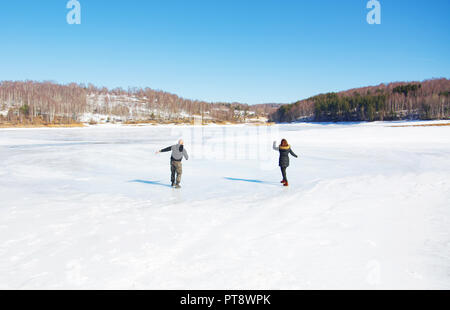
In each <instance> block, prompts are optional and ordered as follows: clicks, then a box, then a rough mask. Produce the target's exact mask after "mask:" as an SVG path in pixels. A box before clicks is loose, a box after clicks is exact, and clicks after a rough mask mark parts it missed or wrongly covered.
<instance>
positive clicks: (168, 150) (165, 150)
mask: <svg viewBox="0 0 450 310" xmlns="http://www.w3.org/2000/svg"><path fill="white" fill-rule="evenodd" d="M171 150H172V147H171V146H169V147H166V148H165V149H162V150H161V151H160V152H161V153H165V152H170V151H171Z"/></svg>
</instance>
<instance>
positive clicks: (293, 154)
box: [289, 149, 298, 158]
mask: <svg viewBox="0 0 450 310" xmlns="http://www.w3.org/2000/svg"><path fill="white" fill-rule="evenodd" d="M289 153H290V154H291V155H292V156H294V157H295V158H298V156H297V155H296V154H295V153H294V151H292V149H291V150H290V151H289Z"/></svg>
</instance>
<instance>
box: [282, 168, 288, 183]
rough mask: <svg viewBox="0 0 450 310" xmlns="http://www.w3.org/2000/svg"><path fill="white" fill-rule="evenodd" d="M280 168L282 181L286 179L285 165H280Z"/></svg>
mask: <svg viewBox="0 0 450 310" xmlns="http://www.w3.org/2000/svg"><path fill="white" fill-rule="evenodd" d="M280 169H281V174H282V175H283V181H287V176H286V169H287V167H280Z"/></svg>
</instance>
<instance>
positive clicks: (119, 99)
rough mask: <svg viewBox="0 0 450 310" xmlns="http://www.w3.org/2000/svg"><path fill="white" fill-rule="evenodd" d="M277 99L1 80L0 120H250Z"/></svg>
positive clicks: (263, 113) (265, 113) (268, 110)
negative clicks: (265, 101) (230, 99)
mask: <svg viewBox="0 0 450 310" xmlns="http://www.w3.org/2000/svg"><path fill="white" fill-rule="evenodd" d="M276 108H277V107H275V106H273V105H256V106H250V105H247V104H241V103H226V102H217V103H210V102H205V101H200V100H190V99H185V98H182V97H179V96H177V95H175V94H171V93H168V92H164V91H160V90H153V89H150V88H132V87H130V88H128V89H123V88H115V89H111V90H110V89H108V88H105V87H96V86H94V85H92V84H88V85H84V84H76V83H71V84H66V85H61V84H57V83H54V82H50V81H44V82H35V81H3V82H0V123H10V124H23V123H49V124H52V123H59V124H70V123H78V122H81V121H83V120H84V119H85V118H86V115H103V116H106V117H107V118H108V120H118V121H130V120H133V121H140V120H153V121H172V120H191V119H193V117H195V116H197V117H201V118H202V119H207V120H211V121H230V122H245V121H246V119H247V118H248V117H249V116H266V117H267V116H268V114H269V113H271V112H273V111H275V110H276Z"/></svg>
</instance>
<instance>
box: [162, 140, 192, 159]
mask: <svg viewBox="0 0 450 310" xmlns="http://www.w3.org/2000/svg"><path fill="white" fill-rule="evenodd" d="M170 151H172V156H171V158H170V159H171V161H181V160H182V159H183V156H184V158H186V160H188V159H189V155H188V153H187V151H186V149H185V148H184V146H183V145H181V144H176V145H172V146H169V147H167V148H165V149H162V150H161V152H170Z"/></svg>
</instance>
